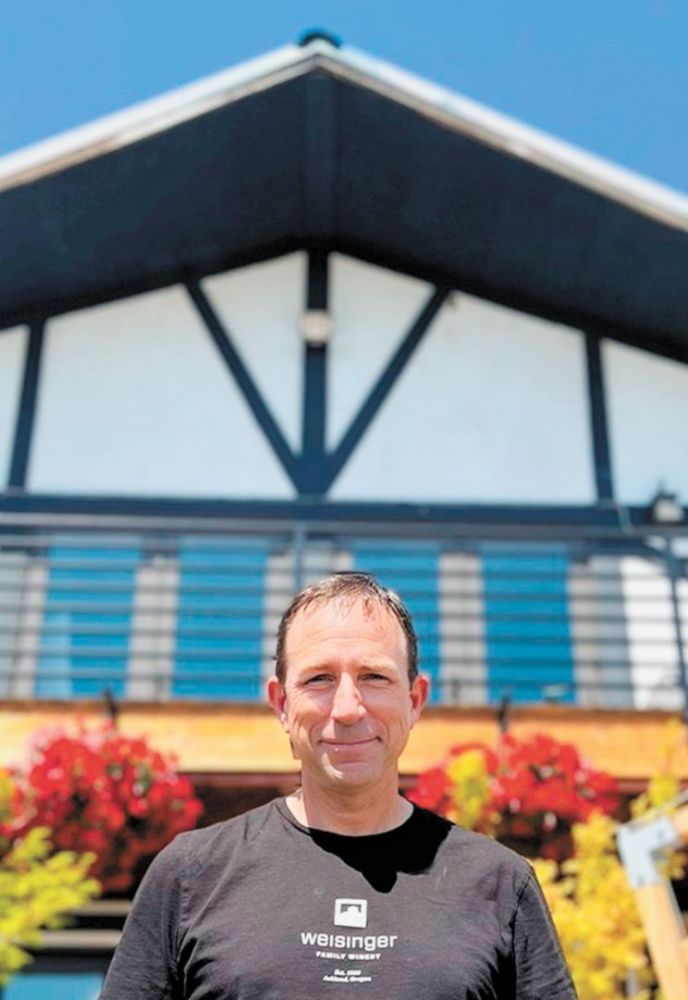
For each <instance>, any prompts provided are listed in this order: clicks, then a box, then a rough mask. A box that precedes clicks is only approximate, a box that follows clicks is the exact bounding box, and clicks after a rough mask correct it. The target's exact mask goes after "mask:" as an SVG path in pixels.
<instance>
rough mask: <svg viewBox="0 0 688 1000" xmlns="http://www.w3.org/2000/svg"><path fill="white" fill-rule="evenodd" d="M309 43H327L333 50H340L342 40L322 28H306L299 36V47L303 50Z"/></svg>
mask: <svg viewBox="0 0 688 1000" xmlns="http://www.w3.org/2000/svg"><path fill="white" fill-rule="evenodd" d="M311 42H327V43H328V45H331V46H332V47H333V48H334V49H341V47H342V40H341V38H340V37H339V36H338V35H333V34H332V32H331V31H325V29H324V28H307V29H306V31H303V32H301V35H300V36H299V45H300V46H301V47H302V48H303V47H305V46H306V45H310V43H311Z"/></svg>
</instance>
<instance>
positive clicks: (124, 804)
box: [14, 723, 202, 893]
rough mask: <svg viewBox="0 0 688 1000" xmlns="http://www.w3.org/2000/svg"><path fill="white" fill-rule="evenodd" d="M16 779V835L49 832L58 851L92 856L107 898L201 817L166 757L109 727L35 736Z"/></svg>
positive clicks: (196, 802)
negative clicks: (40, 830)
mask: <svg viewBox="0 0 688 1000" xmlns="http://www.w3.org/2000/svg"><path fill="white" fill-rule="evenodd" d="M14 780H15V782H16V785H17V789H18V794H19V796H20V819H19V820H18V821H17V824H16V826H17V832H20V833H23V832H25V831H28V830H30V829H32V828H34V827H39V826H40V827H49V828H50V830H51V831H52V833H51V839H52V842H53V844H54V846H55V848H56V849H69V850H73V851H77V852H83V851H91V852H93V853H94V854H95V856H96V859H95V861H94V862H93V865H92V867H91V874H92V875H93V876H94V877H95V878H97V879H98V881H99V882H100V883H101V885H102V887H103V891H104V892H109V893H119V892H123V891H125V890H126V889H128V888H129V886H130V885H131V884H132V882H133V881H134V878H135V876H136V875H137V874H140V869H141V866H142V863H143V861H144V860H145V859H148V858H149V857H151V856H152V855H153V854H155V853H157V852H158V851H159V850H160V849H161V848H162V847H164V846H165V844H167V843H168V842H169V841H170V840H172V838H173V837H174V836H175V835H176V834H177V833H180V832H181V831H182V830H189V829H191V828H192V827H194V826H195V824H196V821H197V819H198V817H199V815H200V814H201V811H202V806H201V803H200V802H199V800H198V799H197V798H196V797H195V795H194V792H193V788H192V786H191V782H190V781H189V780H188V779H187V778H185V777H182V776H181V775H179V774H178V773H177V772H176V771H175V769H174V761H173V759H172V758H171V757H169V756H164V755H163V754H161V753H159V752H157V751H156V750H153V749H152V748H151V747H150V746H149V744H148V742H147V740H146V739H144V738H136V739H132V738H130V737H127V736H123V735H122V734H120V733H119V732H118V731H117V730H116V729H115V728H114V726H112V725H111V724H109V723H108V724H105V725H102V726H99V727H97V728H93V729H88V728H86V727H85V726H83V725H82V726H80V728H79V730H78V732H77V733H76V734H75V735H70V734H69V733H67V732H66V731H65V730H62V729H59V730H51V731H46V732H43V733H40V734H39V735H38V737H37V738H36V739H35V740H34V742H33V744H32V746H31V748H30V751H29V756H28V760H27V762H26V764H24V765H23V766H21V767H19V768H17V769H16V770H15V772H14Z"/></svg>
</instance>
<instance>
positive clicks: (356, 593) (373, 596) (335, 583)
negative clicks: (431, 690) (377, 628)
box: [275, 572, 418, 684]
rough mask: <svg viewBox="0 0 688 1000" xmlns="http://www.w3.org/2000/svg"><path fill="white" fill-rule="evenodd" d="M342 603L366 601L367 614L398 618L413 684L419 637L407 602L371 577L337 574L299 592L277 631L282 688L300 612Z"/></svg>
mask: <svg viewBox="0 0 688 1000" xmlns="http://www.w3.org/2000/svg"><path fill="white" fill-rule="evenodd" d="M335 601H341V602H342V603H344V604H347V605H349V606H351V605H353V604H356V603H357V602H358V601H362V602H363V605H364V607H365V608H366V610H368V609H370V608H373V607H380V608H386V609H387V610H388V611H389V612H391V614H392V615H393V616H394V618H396V620H397V621H398V622H399V625H400V626H401V630H402V632H403V633H404V636H405V639H406V655H407V657H408V678H409V682H410V683H413V681H414V680H415V678H416V677H417V676H418V637H417V635H416V630H415V628H414V627H413V621H412V619H411V615H410V614H409V612H408V610H407V609H406V607H405V606H404V603H403V601H402V600H401V598H400V597H399V595H398V594H396V593H395V592H394V591H393V590H389V589H388V588H387V587H383V586H382V584H380V583H378V582H377V580H376V579H375V578H374V577H373V576H371V574H370V573H357V572H346V573H333V574H332V575H331V576H327V577H325V579H324V580H320V581H319V582H318V583H312V584H310V585H309V586H307V587H304V588H303V590H301V591H299V593H298V594H297V595H296V597H294V598H293V600H292V602H291V604H290V605H289V607H288V608H287V610H286V611H285V612H284V614H283V615H282V619H281V621H280V623H279V627H278V629H277V653H276V656H275V659H276V661H277V663H276V666H275V673H276V675H277V679H278V680H279V682H280V683H281V684H284V681H285V678H286V675H287V663H286V656H285V649H286V644H287V634H288V632H289V626H290V625H291V623H292V622H293V620H294V618H295V617H296V616H297V614H298V613H299V612H300V611H305V610H306V609H307V608H310V607H313V606H314V605H315V606H318V605H323V604H331V603H333V602H335Z"/></svg>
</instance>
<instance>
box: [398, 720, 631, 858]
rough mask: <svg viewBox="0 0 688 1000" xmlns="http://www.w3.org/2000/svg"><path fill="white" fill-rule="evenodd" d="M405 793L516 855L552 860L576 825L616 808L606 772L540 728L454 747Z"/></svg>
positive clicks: (565, 851)
mask: <svg viewBox="0 0 688 1000" xmlns="http://www.w3.org/2000/svg"><path fill="white" fill-rule="evenodd" d="M409 798H410V799H411V801H412V802H415V803H416V804H418V805H421V806H424V807H425V808H427V809H431V810H433V811H434V812H438V813H440V814H441V815H443V816H447V817H448V818H449V819H451V820H453V821H454V822H457V823H460V824H461V825H463V826H467V827H469V828H470V829H473V830H479V831H481V832H483V833H489V834H491V835H493V836H495V837H497V839H498V840H501V841H502V842H504V843H507V844H508V845H509V846H510V847H513V848H514V849H516V850H518V851H519V853H521V854H525V855H527V856H529V857H543V858H552V859H556V860H561V859H562V858H565V857H569V856H570V855H571V853H572V850H573V843H572V839H571V829H572V826H573V824H574V823H577V822H583V821H585V820H587V819H589V817H590V816H591V815H592V813H593V812H596V811H597V812H600V813H603V814H605V815H613V814H614V813H616V812H617V810H618V808H619V798H618V794H617V789H616V782H615V780H614V778H613V777H612V776H611V775H609V774H605V773H604V772H602V771H597V770H595V769H594V768H592V767H590V766H589V765H587V764H586V763H585V762H584V761H583V760H582V759H581V757H580V755H579V753H578V751H577V750H576V748H575V747H573V746H571V745H570V744H567V743H560V742H558V741H557V740H555V739H553V738H552V737H551V736H546V735H544V734H542V733H538V734H536V735H534V736H531V737H527V738H525V739H518V738H516V737H515V736H511V735H506V736H503V737H502V738H501V740H500V741H499V744H498V746H497V748H496V750H491V749H490V748H489V747H487V746H486V745H485V744H482V743H463V744H459V745H457V746H455V747H452V749H451V750H450V752H449V755H448V757H447V759H446V760H445V761H444V762H443V764H441V765H440V766H439V767H435V768H431V769H430V770H428V771H424V772H423V773H421V774H420V775H419V777H418V784H417V786H416V788H415V789H414V790H413V791H412V792H411V793H410V794H409Z"/></svg>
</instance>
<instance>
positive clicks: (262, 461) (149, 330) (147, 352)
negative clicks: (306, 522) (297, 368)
mask: <svg viewBox="0 0 688 1000" xmlns="http://www.w3.org/2000/svg"><path fill="white" fill-rule="evenodd" d="M29 488H30V489H31V490H34V491H37V492H54V493H87V494H95V495H97V494H128V495H133V496H181V497H196V496H197V497H218V496H219V497H223V496H237V497H278V498H288V497H290V496H293V489H292V487H291V484H290V483H289V481H288V479H287V477H286V476H285V474H284V472H283V471H282V469H281V466H280V465H279V463H278V462H277V460H276V459H275V457H274V456H273V454H272V452H271V450H270V448H269V447H268V445H267V443H266V441H265V438H264V437H263V435H262V434H261V433H260V430H259V429H258V427H257V425H256V424H255V421H254V419H253V416H252V414H251V413H250V411H249V409H248V407H247V405H246V403H245V402H244V400H243V398H242V396H241V394H240V392H239V390H238V389H237V387H236V385H235V384H234V381H233V379H232V376H231V375H230V373H229V372H228V370H227V369H226V367H225V365H224V362H223V361H222V359H221V358H220V355H219V353H218V351H217V350H216V348H215V346H214V345H213V344H212V342H211V340H210V337H209V336H208V333H207V332H206V330H205V329H204V328H203V326H202V323H201V320H200V318H199V317H198V315H197V313H196V311H195V308H194V306H193V304H192V303H191V300H190V299H189V297H188V295H187V294H186V292H185V291H184V290H183V289H181V288H169V289H166V290H164V291H161V292H154V293H150V294H147V295H140V296H135V297H133V298H130V299H125V300H122V301H119V302H115V303H110V304H108V305H105V306H99V307H97V308H93V309H84V310H82V311H80V312H77V313H71V314H69V315H65V316H61V317H59V318H57V319H55V320H52V321H51V322H49V323H48V325H47V328H46V343H45V347H44V357H43V364H42V370H41V379H40V387H39V397H38V408H37V415H36V426H35V430H34V441H33V447H32V452H31V463H30V472H29Z"/></svg>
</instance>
